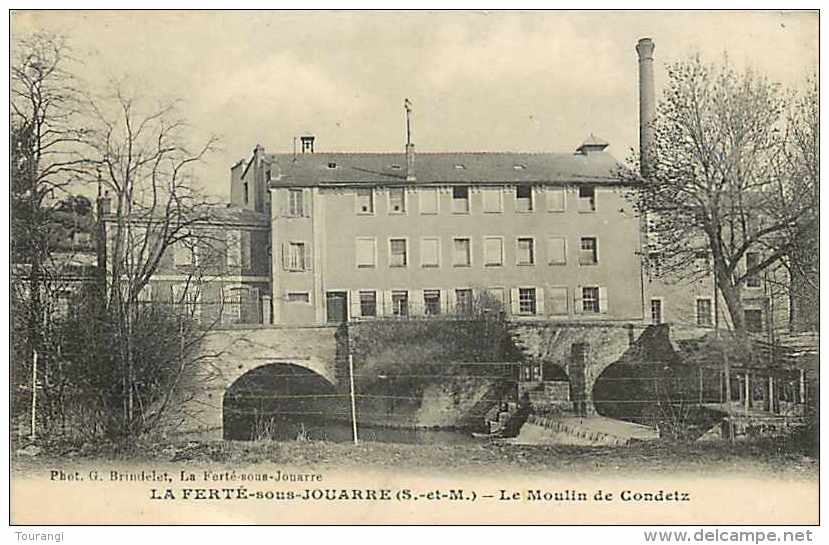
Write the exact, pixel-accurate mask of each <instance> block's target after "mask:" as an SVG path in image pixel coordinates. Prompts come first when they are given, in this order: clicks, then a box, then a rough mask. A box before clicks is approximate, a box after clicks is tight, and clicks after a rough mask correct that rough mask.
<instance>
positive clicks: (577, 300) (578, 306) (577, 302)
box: [573, 286, 584, 314]
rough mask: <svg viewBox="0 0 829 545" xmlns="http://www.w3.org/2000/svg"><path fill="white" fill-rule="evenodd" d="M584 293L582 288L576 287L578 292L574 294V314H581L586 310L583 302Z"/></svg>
mask: <svg viewBox="0 0 829 545" xmlns="http://www.w3.org/2000/svg"><path fill="white" fill-rule="evenodd" d="M583 293H584V291H583V290H582V287H581V286H576V290H575V291H574V292H573V314H581V313H582V311H583V310H584V308H583V305H582V302H581V298H582V294H583Z"/></svg>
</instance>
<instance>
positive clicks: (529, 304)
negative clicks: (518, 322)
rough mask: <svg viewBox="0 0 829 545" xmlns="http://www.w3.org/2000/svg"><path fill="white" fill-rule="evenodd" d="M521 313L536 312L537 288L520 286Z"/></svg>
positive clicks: (519, 309) (519, 306) (519, 303)
mask: <svg viewBox="0 0 829 545" xmlns="http://www.w3.org/2000/svg"><path fill="white" fill-rule="evenodd" d="M518 312H519V314H530V315H532V314H535V288H518Z"/></svg>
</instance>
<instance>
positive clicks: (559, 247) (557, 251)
mask: <svg viewBox="0 0 829 545" xmlns="http://www.w3.org/2000/svg"><path fill="white" fill-rule="evenodd" d="M548 251H549V253H550V255H549V260H550V265H565V264H566V263H567V239H565V238H564V237H550V238H549V239H548Z"/></svg>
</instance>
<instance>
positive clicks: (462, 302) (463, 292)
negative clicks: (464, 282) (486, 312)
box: [455, 288, 472, 315]
mask: <svg viewBox="0 0 829 545" xmlns="http://www.w3.org/2000/svg"><path fill="white" fill-rule="evenodd" d="M455 313H457V314H462V315H469V314H472V290H471V289H469V288H464V289H459V290H455Z"/></svg>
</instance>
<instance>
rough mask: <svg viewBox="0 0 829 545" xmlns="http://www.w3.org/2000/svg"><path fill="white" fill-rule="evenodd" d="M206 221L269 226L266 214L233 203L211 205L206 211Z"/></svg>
mask: <svg viewBox="0 0 829 545" xmlns="http://www.w3.org/2000/svg"><path fill="white" fill-rule="evenodd" d="M206 215H207V217H208V218H209V220H208V221H210V222H216V223H227V224H244V225H261V226H263V227H268V226H270V221H269V219H268V215H267V214H263V213H261V212H256V211H254V210H249V209H247V208H242V207H241V206H237V205H234V204H226V205H216V206H211V207H210V208H209V209H208V211H207V214H206Z"/></svg>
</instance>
